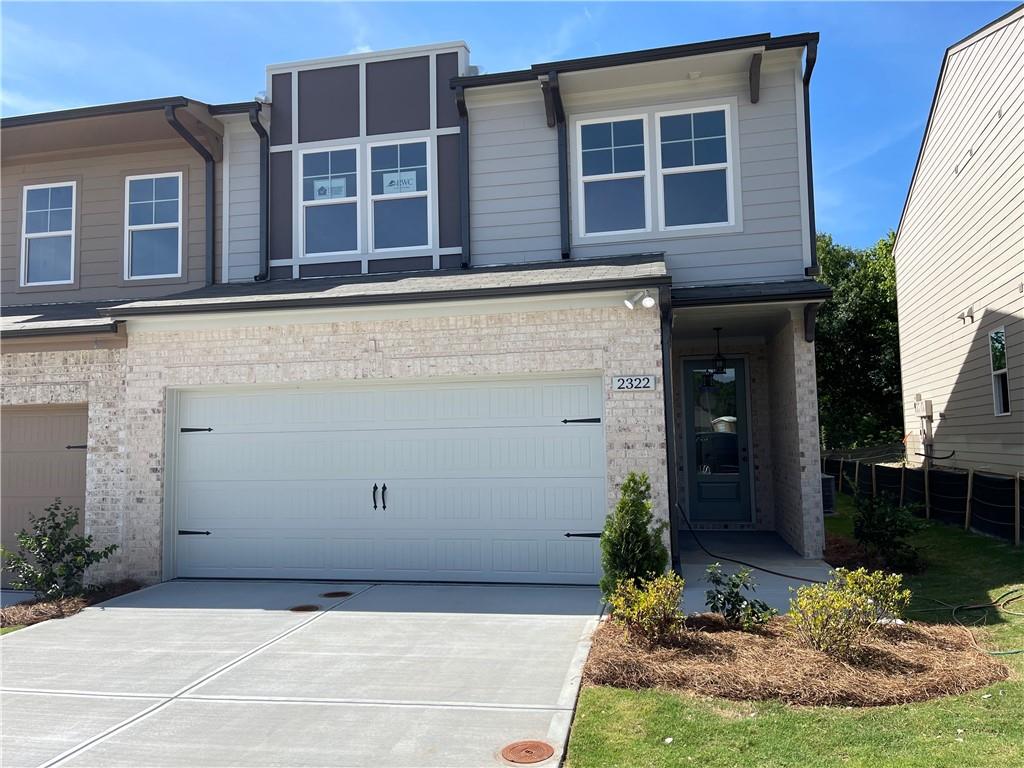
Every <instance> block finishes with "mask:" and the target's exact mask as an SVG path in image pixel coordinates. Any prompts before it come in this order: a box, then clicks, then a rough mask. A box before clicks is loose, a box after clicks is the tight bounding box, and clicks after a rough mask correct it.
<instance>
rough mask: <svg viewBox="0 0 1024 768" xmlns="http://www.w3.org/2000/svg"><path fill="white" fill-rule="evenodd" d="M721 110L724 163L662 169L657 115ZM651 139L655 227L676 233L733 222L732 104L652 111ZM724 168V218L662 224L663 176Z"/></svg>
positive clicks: (714, 227)
mask: <svg viewBox="0 0 1024 768" xmlns="http://www.w3.org/2000/svg"><path fill="white" fill-rule="evenodd" d="M723 110H724V112H725V162H724V163H707V164H705V165H688V166H685V167H683V168H668V169H666V168H665V167H664V166H663V165H662V162H661V118H663V117H672V116H673V115H693V114H697V113H699V112H719V111H723ZM654 141H655V145H656V147H657V149H656V152H657V157H658V172H657V179H658V230H659V231H661V232H678V231H681V230H693V229H718V228H721V227H731V226H733V225H734V224H735V223H736V205H735V200H734V197H735V195H734V193H733V178H732V176H733V173H732V171H733V165H734V163H733V151H732V143H733V131H732V107H731V106H730V105H729V104H728V103H723V104H715V105H711V106H704V107H690V108H688V109H672V110H668V111H665V112H655V113H654ZM722 169H724V170H725V196H726V210H727V212H728V217H727V219H726V220H725V221H709V222H705V223H703V224H675V225H673V226H669V225H667V224H666V223H665V177H666V176H675V175H678V174H682V173H699V172H701V171H719V170H722Z"/></svg>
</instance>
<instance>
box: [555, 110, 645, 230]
mask: <svg viewBox="0 0 1024 768" xmlns="http://www.w3.org/2000/svg"><path fill="white" fill-rule="evenodd" d="M625 120H640V121H642V123H643V135H644V169H643V170H642V171H626V172H625V173H600V174H597V175H594V176H584V175H583V126H584V125H594V124H595V123H620V122H623V121H625ZM648 127H649V126H648V124H647V115H646V114H629V115H607V116H601V117H588V118H584V119H580V120H576V121H575V134H576V151H575V152H574V155H575V156H576V200H577V213H578V216H577V217H576V218H577V219H579V223H580V224H579V237H580V239H581V240H582V239H586V240H592V239H594V238H602V237H611V236H615V235H636V234H638V233H644V232H650V231H651V179H650V173H651V142H650V134H649V131H648ZM617 179H643V180H644V226H643V227H642V228H637V229H615V230H610V231H607V232H587V206H586V197H585V191H586V185H587V184H588V183H590V182H592V181H612V180H617Z"/></svg>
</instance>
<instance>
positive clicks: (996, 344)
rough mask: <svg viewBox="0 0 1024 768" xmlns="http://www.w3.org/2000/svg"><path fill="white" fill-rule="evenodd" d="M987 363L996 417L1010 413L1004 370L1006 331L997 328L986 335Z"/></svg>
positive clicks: (1007, 377) (1008, 386)
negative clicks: (990, 369)
mask: <svg viewBox="0 0 1024 768" xmlns="http://www.w3.org/2000/svg"><path fill="white" fill-rule="evenodd" d="M988 352H989V362H990V363H991V364H992V398H993V401H994V404H995V413H996V416H1005V415H1006V414H1008V413H1009V412H1010V379H1009V375H1008V373H1007V370H1006V329H1005V328H997V329H996V330H994V331H992V333H990V334H989V335H988Z"/></svg>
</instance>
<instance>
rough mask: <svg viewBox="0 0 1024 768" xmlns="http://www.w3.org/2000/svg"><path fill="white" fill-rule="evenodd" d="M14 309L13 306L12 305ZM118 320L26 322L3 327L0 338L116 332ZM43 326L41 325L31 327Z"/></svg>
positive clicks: (119, 322)
mask: <svg viewBox="0 0 1024 768" xmlns="http://www.w3.org/2000/svg"><path fill="white" fill-rule="evenodd" d="M12 309H14V307H12ZM120 324H121V321H120V320H111V321H110V322H108V323H104V324H103V325H99V324H97V325H68V326H44V325H43V324H42V323H26V324H25V327H24V328H5V329H4V330H3V331H0V338H3V339H22V338H29V337H33V336H67V335H69V334H82V333H117V327H118V326H119V325H120ZM33 326H43V327H33Z"/></svg>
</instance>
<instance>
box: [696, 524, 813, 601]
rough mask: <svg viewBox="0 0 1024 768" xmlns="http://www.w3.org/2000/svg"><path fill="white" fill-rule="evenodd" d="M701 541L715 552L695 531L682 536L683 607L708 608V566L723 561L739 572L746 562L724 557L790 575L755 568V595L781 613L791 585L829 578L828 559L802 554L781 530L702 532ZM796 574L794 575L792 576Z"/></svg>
mask: <svg viewBox="0 0 1024 768" xmlns="http://www.w3.org/2000/svg"><path fill="white" fill-rule="evenodd" d="M697 535H698V536H699V537H700V543H701V544H703V545H704V546H705V547H706V548H707V549H708V550H709V551H711V552H712V553H713V554H714V557H712V556H711V555H708V554H707V553H706V552H704V550H702V549H701V548H700V546H699V545H698V544H697V542H696V540H695V539H694V538H693V535H692V534H683V535H682V536H681V537H680V560H681V561H682V566H683V567H682V572H683V573H682V575H683V578H684V579H685V580H686V589H685V590H684V591H683V610H685V611H686V612H687V613H700V612H702V611H705V610H707V609H706V608H705V602H704V600H705V599H704V593H705V591H706V590H707V589H708V586H709V585H708V582H707V578H706V571H707V567H708V566H709V565H711V564H712V563H715V562H721V564H722V570H723V571H725V572H726V573H736V572H737V571H741V570H743V569H744V568H745V567H746V566H743V565H738V564H737V563H731V562H728V561H727V560H725V559H723V558H734V559H736V560H743V561H745V562H748V563H752V564H753V565H759V566H762V567H764V568H768V569H770V570H773V571H778V572H779V573H784V574H787V576H778V575H776V574H771V573H765V572H764V571H758V570H752V573H753V577H754V581H755V584H756V587H755V591H754V595H753V596H754V597H755V598H757V599H758V600H764V602H766V603H768V605H770V606H771V607H772V608H775V609H776V610H777V611H778V612H779V613H786V612H787V611H788V610H789V598H790V597H791V596H792V593H791V592H790V588H791V587H792V588H793V589H796V588H797V587H800V586H801V585H803V584H807V583H809V580H818V581H826V580H827V579H828V577H829V572H830V571H831V568H830V566H829V565H828V563H826V562H825V561H824V560H808V559H806V558H803V557H800V555H798V554H797V553H796V552H795V551H793V549H791V548H790V546H789V545H788V544H786V542H784V541H783V540H782V539H781V538H779V536H778V535H777V534H774V533H761V532H753V531H751V532H746V531H735V532H733V531H711V532H699V533H698V534H697ZM790 577H792V578H790Z"/></svg>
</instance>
